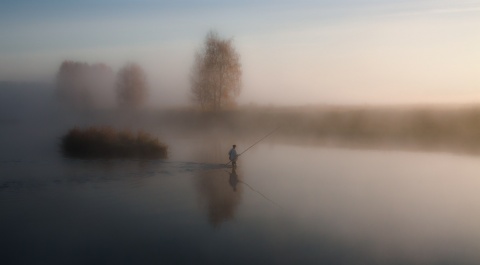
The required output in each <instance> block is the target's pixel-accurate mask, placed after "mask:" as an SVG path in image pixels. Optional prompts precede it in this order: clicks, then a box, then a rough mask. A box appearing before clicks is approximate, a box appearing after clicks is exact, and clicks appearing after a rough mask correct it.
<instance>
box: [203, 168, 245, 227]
mask: <svg viewBox="0 0 480 265" xmlns="http://www.w3.org/2000/svg"><path fill="white" fill-rule="evenodd" d="M238 183H239V178H238V175H237V172H236V170H235V169H234V168H232V169H231V171H230V172H225V171H224V170H205V171H199V172H198V175H197V176H196V177H195V187H196V190H197V192H198V195H199V201H200V203H201V206H202V207H203V208H204V209H205V211H206V214H207V217H208V221H209V222H210V224H211V225H212V226H213V227H219V226H220V225H221V224H222V223H223V222H226V221H229V220H232V219H234V217H235V211H236V210H237V208H238V205H239V204H240V201H241V198H242V193H243V189H242V187H241V186H240V185H238Z"/></svg>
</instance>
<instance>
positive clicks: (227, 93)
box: [190, 31, 242, 111]
mask: <svg viewBox="0 0 480 265" xmlns="http://www.w3.org/2000/svg"><path fill="white" fill-rule="evenodd" d="M241 68H242V66H241V64H240V55H239V54H238V53H237V52H236V50H235V48H234V47H233V40H232V39H221V38H220V37H219V36H218V34H217V33H216V32H214V31H210V32H208V34H207V36H206V38H205V46H204V47H203V48H202V50H200V51H198V52H197V53H196V54H195V61H194V65H193V68H192V74H191V78H190V83H191V92H192V99H193V101H194V102H196V103H197V104H198V105H200V107H201V108H202V109H203V110H213V111H219V110H221V109H222V108H224V107H226V106H229V105H234V104H235V97H236V96H238V95H239V94H240V91H241V77H242V69H241Z"/></svg>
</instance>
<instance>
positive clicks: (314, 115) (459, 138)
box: [165, 107, 480, 153]
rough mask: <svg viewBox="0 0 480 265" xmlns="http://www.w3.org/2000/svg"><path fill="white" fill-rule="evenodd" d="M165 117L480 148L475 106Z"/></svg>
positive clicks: (402, 144) (248, 130) (327, 138)
mask: <svg viewBox="0 0 480 265" xmlns="http://www.w3.org/2000/svg"><path fill="white" fill-rule="evenodd" d="M165 119H166V122H167V123H168V124H170V125H171V126H174V127H176V128H178V129H182V130H183V131H187V132H191V133H197V132H206V131H207V132H208V131H212V130H217V131H221V132H224V133H229V134H231V135H236V136H237V137H246V136H248V135H251V134H252V133H253V134H254V135H260V134H261V133H262V132H263V133H266V132H268V131H269V130H272V129H273V128H276V127H280V128H279V130H278V132H277V133H276V135H277V137H276V139H282V140H283V141H288V142H298V143H309V144H314V143H315V144H333V145H348V146H351V145H354V146H362V145H363V146H390V147H392V146H393V147H395V148H408V149H411V148H420V149H428V150H445V151H455V152H469V153H472V152H474V153H480V107H458V108H453V107H450V108H440V107H409V108H406V107H405V108H400V107H396V108H395V107H383V108H382V107H376V108H375V107H335V108H331V107H321V108H320V107H319V108H242V109H238V110H234V111H223V112H219V113H204V112H202V113H201V112H194V111H176V112H175V114H173V113H170V114H169V115H166V116H165Z"/></svg>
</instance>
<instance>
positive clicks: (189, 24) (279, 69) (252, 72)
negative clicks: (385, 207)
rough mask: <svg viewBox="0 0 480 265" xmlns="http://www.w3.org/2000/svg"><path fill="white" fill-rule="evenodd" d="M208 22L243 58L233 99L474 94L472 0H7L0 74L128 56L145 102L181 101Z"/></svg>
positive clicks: (478, 58) (476, 52)
mask: <svg viewBox="0 0 480 265" xmlns="http://www.w3.org/2000/svg"><path fill="white" fill-rule="evenodd" d="M209 30H216V31H217V32H218V33H219V35H220V36H222V37H224V38H233V40H234V42H233V43H234V45H235V48H236V50H237V52H238V53H239V54H240V56H241V63H242V69H243V88H242V93H241V95H240V96H239V98H238V101H239V103H240V104H259V105H270V104H274V105H309V104H310V105H316V104H331V105H337V104H340V105H343V104H355V105H370V104H372V105H375V104H411V103H414V104H417V103H420V104H423V103H441V104H443V103H480V0H477V1H472V0H435V1H432V0H396V1H393V0H317V1H307V0H300V1H286V0H279V1H265V0H257V1H254V0H244V1H234V0H230V1H229V0H223V1H222V0H211V1H193V0H177V1H153V0H137V1H131V0H103V1H101V0H97V1H93V0H85V1H66V0H63V1H60V0H44V1H35V0H15V1H10V0H7V1H1V8H0V36H1V37H0V80H12V81H44V82H53V81H54V78H55V74H56V72H57V70H58V67H59V65H60V63H61V62H62V61H63V60H75V61H82V62H88V63H97V62H103V63H105V64H107V65H109V66H111V67H112V68H113V69H114V70H118V69H119V68H120V67H121V66H122V65H124V64H125V63H127V62H136V63H138V64H140V65H141V66H143V67H144V68H145V70H146V72H147V75H148V80H149V84H150V87H151V96H150V101H151V102H150V104H158V105H165V106H166V105H176V104H180V105H186V104H189V74H190V69H191V67H192V63H193V58H194V54H195V51H197V50H199V49H200V48H201V46H202V44H203V40H204V37H205V35H206V33H207V32H208V31H209Z"/></svg>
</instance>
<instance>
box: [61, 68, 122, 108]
mask: <svg viewBox="0 0 480 265" xmlns="http://www.w3.org/2000/svg"><path fill="white" fill-rule="evenodd" d="M112 88H113V71H112V69H111V68H110V67H108V66H107V65H105V64H103V63H97V64H87V63H83V62H75V61H63V62H62V64H61V65H60V68H59V70H58V73H57V76H56V95H57V98H58V99H59V100H60V101H61V103H63V104H64V105H66V106H68V107H72V108H76V109H88V108H93V107H100V106H102V104H104V103H105V102H106V101H108V100H106V99H105V97H106V94H108V92H109V91H110V90H111V89H112Z"/></svg>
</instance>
